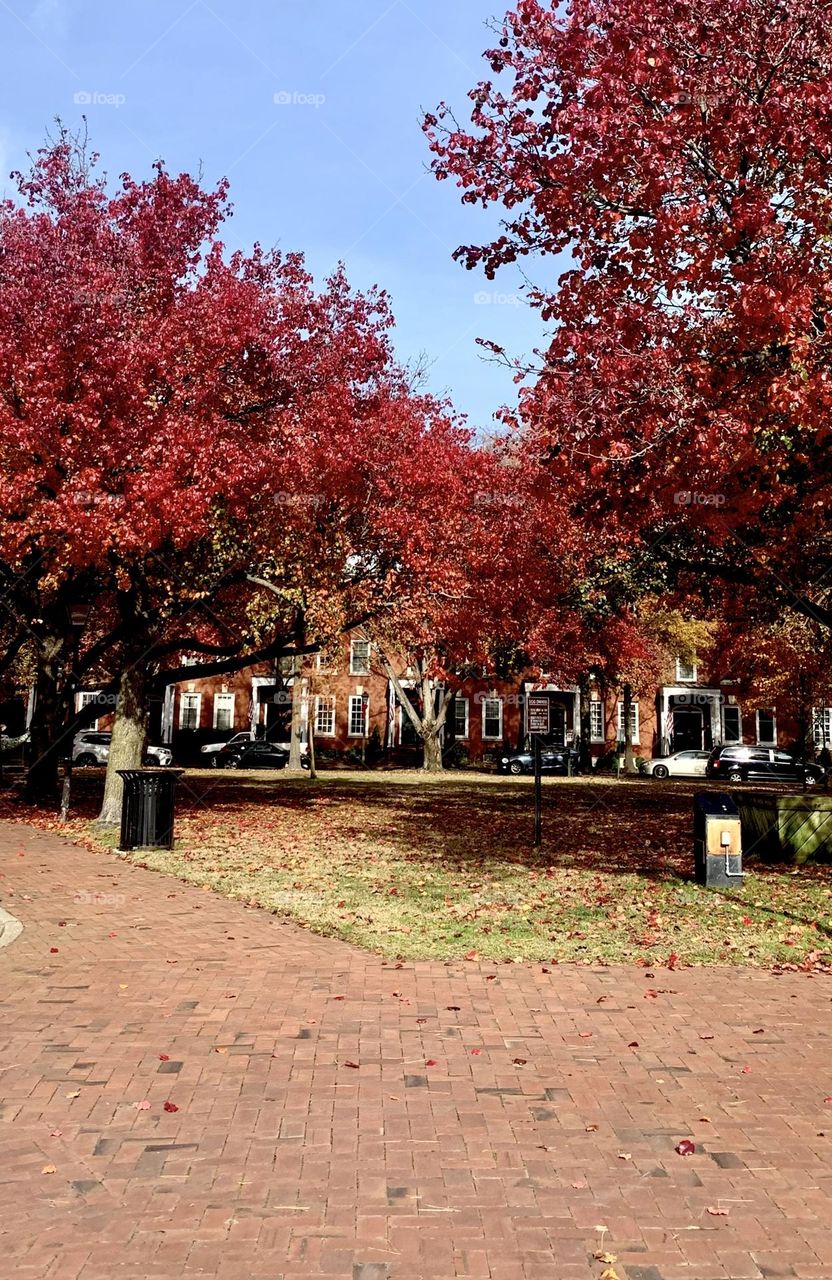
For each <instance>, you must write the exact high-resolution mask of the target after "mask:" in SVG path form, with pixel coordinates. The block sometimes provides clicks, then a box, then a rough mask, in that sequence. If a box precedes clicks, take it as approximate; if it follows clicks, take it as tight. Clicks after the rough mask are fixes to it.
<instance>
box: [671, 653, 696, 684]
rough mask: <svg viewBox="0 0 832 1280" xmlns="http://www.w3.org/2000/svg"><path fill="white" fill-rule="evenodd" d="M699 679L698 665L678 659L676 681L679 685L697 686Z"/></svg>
mask: <svg viewBox="0 0 832 1280" xmlns="http://www.w3.org/2000/svg"><path fill="white" fill-rule="evenodd" d="M696 678H697V671H696V663H695V662H686V661H685V659H684V658H677V659H676V679H677V681H678V683H679V684H695V683H696Z"/></svg>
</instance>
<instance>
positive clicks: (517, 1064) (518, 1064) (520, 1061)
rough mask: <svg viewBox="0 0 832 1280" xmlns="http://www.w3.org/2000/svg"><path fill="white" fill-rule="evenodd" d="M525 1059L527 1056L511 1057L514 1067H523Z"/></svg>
mask: <svg viewBox="0 0 832 1280" xmlns="http://www.w3.org/2000/svg"><path fill="white" fill-rule="evenodd" d="M527 1061H528V1059H527V1058H512V1062H513V1063H514V1065H515V1067H525V1065H526V1063H527Z"/></svg>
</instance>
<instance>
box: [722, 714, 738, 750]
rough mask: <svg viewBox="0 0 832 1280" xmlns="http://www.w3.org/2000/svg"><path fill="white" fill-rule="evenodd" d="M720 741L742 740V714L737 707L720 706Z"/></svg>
mask: <svg viewBox="0 0 832 1280" xmlns="http://www.w3.org/2000/svg"><path fill="white" fill-rule="evenodd" d="M722 741H723V742H742V716H741V715H740V709H739V707H730V706H729V707H723V708H722Z"/></svg>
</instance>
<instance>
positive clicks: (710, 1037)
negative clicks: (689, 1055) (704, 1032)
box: [699, 1036, 713, 1040]
mask: <svg viewBox="0 0 832 1280" xmlns="http://www.w3.org/2000/svg"><path fill="white" fill-rule="evenodd" d="M699 1039H700V1040H713V1036H700V1037H699Z"/></svg>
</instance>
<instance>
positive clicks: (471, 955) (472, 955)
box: [465, 949, 496, 977]
mask: <svg viewBox="0 0 832 1280" xmlns="http://www.w3.org/2000/svg"><path fill="white" fill-rule="evenodd" d="M479 958H480V953H479V951H476V950H474V949H472V950H471V951H466V952H465V959H466V960H479ZM494 976H495V977H496V974H495V975H494Z"/></svg>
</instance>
